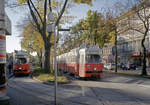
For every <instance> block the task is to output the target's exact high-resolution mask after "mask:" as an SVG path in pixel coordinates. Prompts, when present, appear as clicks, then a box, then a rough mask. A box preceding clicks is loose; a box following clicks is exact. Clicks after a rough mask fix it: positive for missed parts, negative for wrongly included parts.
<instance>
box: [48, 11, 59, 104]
mask: <svg viewBox="0 0 150 105" xmlns="http://www.w3.org/2000/svg"><path fill="white" fill-rule="evenodd" d="M48 20H49V21H50V22H51V24H48V25H47V30H48V33H49V34H51V32H53V35H54V71H55V91H54V103H55V105H57V61H56V32H55V29H56V26H55V25H54V21H55V19H54V14H53V13H52V12H49V13H48Z"/></svg>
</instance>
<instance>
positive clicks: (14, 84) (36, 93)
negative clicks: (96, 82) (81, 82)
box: [8, 78, 89, 105]
mask: <svg viewBox="0 0 150 105" xmlns="http://www.w3.org/2000/svg"><path fill="white" fill-rule="evenodd" d="M12 79H15V78H12ZM18 85H19V86H18ZM8 87H9V88H12V89H15V90H16V91H20V92H21V93H22V92H23V93H25V94H27V95H31V96H33V97H35V99H37V100H39V101H40V102H42V103H43V104H44V105H48V104H46V103H50V102H52V101H53V100H52V101H49V99H50V98H49V99H45V98H43V97H47V96H48V97H54V96H53V95H50V94H45V93H44V95H42V96H39V94H43V93H42V92H39V91H36V90H34V93H33V91H32V89H30V88H26V87H24V86H22V85H21V84H20V83H18V82H17V81H12V80H11V83H9V84H8ZM58 98H59V100H61V101H60V102H63V101H65V100H66V99H65V98H61V97H58ZM45 101H46V102H45ZM67 101H68V102H71V103H74V104H78V105H89V104H86V103H82V102H76V101H73V100H71V99H67ZM60 105H62V104H60Z"/></svg>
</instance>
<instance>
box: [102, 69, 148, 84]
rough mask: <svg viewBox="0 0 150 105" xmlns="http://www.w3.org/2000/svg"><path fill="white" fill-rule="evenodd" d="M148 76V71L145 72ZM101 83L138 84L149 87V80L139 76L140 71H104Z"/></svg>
mask: <svg viewBox="0 0 150 105" xmlns="http://www.w3.org/2000/svg"><path fill="white" fill-rule="evenodd" d="M147 73H148V75H150V70H149V69H148V70H147ZM103 74H104V75H103V77H102V79H101V80H102V81H103V82H113V83H127V84H140V85H148V86H150V79H149V78H145V77H142V76H140V74H141V70H118V72H117V73H115V71H112V70H105V71H104V72H103Z"/></svg>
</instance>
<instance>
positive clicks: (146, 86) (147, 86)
mask: <svg viewBox="0 0 150 105" xmlns="http://www.w3.org/2000/svg"><path fill="white" fill-rule="evenodd" d="M139 86H141V87H145V88H150V85H139Z"/></svg>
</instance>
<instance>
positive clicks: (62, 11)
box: [55, 0, 68, 26]
mask: <svg viewBox="0 0 150 105" xmlns="http://www.w3.org/2000/svg"><path fill="white" fill-rule="evenodd" d="M67 2H68V0H65V3H64V5H63V8H62V10H61V12H60V15H59V17H58V19H57V21H56V23H55V26H57V25H58V23H59V21H60V19H61V17H62V15H63V13H64V11H65V8H66V5H67Z"/></svg>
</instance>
